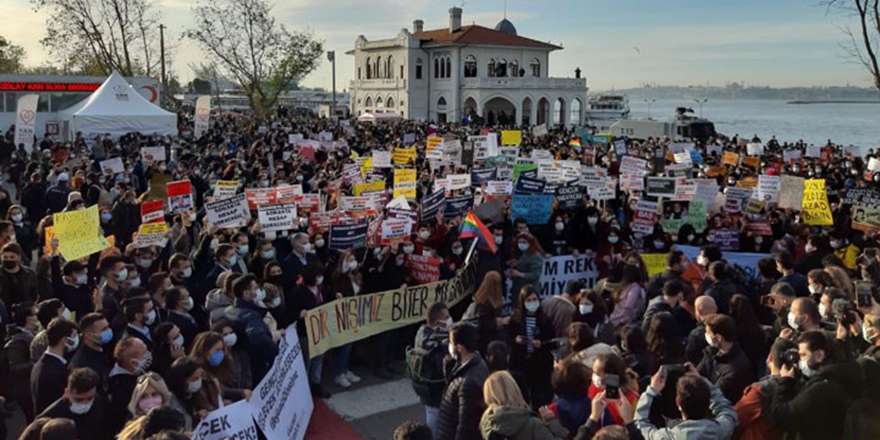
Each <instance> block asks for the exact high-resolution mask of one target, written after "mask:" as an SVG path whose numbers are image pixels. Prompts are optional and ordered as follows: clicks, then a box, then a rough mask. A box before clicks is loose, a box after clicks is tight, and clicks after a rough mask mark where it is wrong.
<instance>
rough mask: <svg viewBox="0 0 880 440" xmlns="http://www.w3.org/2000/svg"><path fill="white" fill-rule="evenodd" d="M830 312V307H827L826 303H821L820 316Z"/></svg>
mask: <svg viewBox="0 0 880 440" xmlns="http://www.w3.org/2000/svg"><path fill="white" fill-rule="evenodd" d="M827 312H828V307H825V304H819V316H823V317H824V316H825V314H826V313H827Z"/></svg>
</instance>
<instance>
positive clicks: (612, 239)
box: [608, 235, 620, 244]
mask: <svg viewBox="0 0 880 440" xmlns="http://www.w3.org/2000/svg"><path fill="white" fill-rule="evenodd" d="M618 240H620V237H618V236H616V235H609V236H608V242H609V243H611V244H617V242H618Z"/></svg>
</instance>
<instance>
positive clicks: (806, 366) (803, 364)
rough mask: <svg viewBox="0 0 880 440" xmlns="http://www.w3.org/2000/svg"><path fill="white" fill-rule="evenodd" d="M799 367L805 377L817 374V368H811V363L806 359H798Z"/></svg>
mask: <svg viewBox="0 0 880 440" xmlns="http://www.w3.org/2000/svg"><path fill="white" fill-rule="evenodd" d="M798 369H799V370H801V373H803V375H804V376H805V377H813V375H815V374H816V370H814V369H812V368H810V363H809V362H808V361H807V360H805V359H801V360H799V361H798Z"/></svg>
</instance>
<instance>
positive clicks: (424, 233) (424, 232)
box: [419, 230, 431, 240]
mask: <svg viewBox="0 0 880 440" xmlns="http://www.w3.org/2000/svg"><path fill="white" fill-rule="evenodd" d="M430 236H431V231H427V230H422V231H419V238H421V239H422V240H427V239H428V237H430Z"/></svg>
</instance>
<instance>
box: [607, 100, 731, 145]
mask: <svg viewBox="0 0 880 440" xmlns="http://www.w3.org/2000/svg"><path fill="white" fill-rule="evenodd" d="M689 113H690V114H689ZM693 113H694V110H693V109H690V108H685V107H678V108H676V109H675V116H674V117H673V119H672V120H671V121H666V122H664V121H658V120H655V119H627V120H620V121H617V122H615V123H614V124H612V126H611V130H610V131H611V134H612V135H614V136H615V137H628V138H631V139H640V140H644V139H648V138H662V137H669V138H672V139H674V140H695V139H700V140H704V139H708V138H710V137H714V136H717V133H716V132H715V124H713V123H712V122H711V121H709V120H708V119H703V118H698V117H696V116H693Z"/></svg>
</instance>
